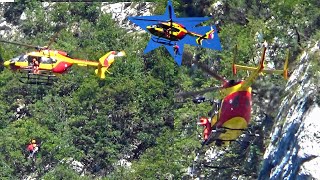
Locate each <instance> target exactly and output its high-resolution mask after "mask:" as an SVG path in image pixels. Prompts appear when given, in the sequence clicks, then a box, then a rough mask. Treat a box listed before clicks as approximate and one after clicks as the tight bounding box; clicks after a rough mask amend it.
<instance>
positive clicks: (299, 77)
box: [259, 42, 320, 179]
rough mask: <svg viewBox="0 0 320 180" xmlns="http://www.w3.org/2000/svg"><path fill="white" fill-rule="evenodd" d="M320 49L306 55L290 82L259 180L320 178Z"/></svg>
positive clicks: (313, 49)
mask: <svg viewBox="0 0 320 180" xmlns="http://www.w3.org/2000/svg"><path fill="white" fill-rule="evenodd" d="M319 47H320V44H319V42H317V43H316V44H315V46H314V47H312V48H309V49H308V50H306V51H305V52H303V53H302V55H301V57H300V59H299V61H298V65H297V66H296V68H295V70H294V72H293V73H292V75H291V77H290V79H289V81H288V83H287V87H286V89H285V94H286V96H285V97H284V98H283V101H282V103H281V106H280V108H279V109H280V110H279V112H278V115H277V117H276V119H275V122H276V123H275V125H274V127H273V129H274V130H273V132H272V134H271V137H270V138H271V141H270V144H269V146H268V148H267V150H266V152H265V155H264V161H263V164H262V168H261V171H260V175H259V179H320V171H319V170H318V168H319V167H320V151H319V149H320V121H319V117H320V108H319V90H320V89H319V77H320V71H319V57H320V50H319ZM275 110H276V109H275Z"/></svg>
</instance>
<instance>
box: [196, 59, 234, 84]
mask: <svg viewBox="0 0 320 180" xmlns="http://www.w3.org/2000/svg"><path fill="white" fill-rule="evenodd" d="M193 62H194V63H195V64H196V65H197V66H198V67H199V68H201V69H202V70H203V71H204V72H206V73H208V74H209V75H210V76H212V77H214V78H215V79H217V80H218V81H221V82H222V83H227V82H228V81H227V80H226V79H224V78H223V77H221V76H220V75H218V74H217V73H216V72H214V71H212V70H211V69H209V68H208V67H207V66H206V65H204V64H202V63H201V62H199V61H196V60H194V61H193Z"/></svg>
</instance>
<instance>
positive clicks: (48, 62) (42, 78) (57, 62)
mask: <svg viewBox="0 0 320 180" xmlns="http://www.w3.org/2000/svg"><path fill="white" fill-rule="evenodd" d="M0 42H4V43H10V44H15V45H20V46H26V47H31V48H35V49H36V51H32V52H28V53H25V54H21V55H19V56H17V57H14V58H12V59H10V60H8V61H5V62H4V63H3V65H4V66H5V67H7V68H10V69H11V70H13V71H15V72H20V73H22V74H23V75H25V74H26V75H27V76H21V78H20V81H21V82H23V83H27V84H47V85H51V84H52V83H53V82H54V80H55V79H56V77H57V76H58V75H61V74H63V73H65V72H66V71H68V69H69V68H70V67H71V66H72V65H73V64H77V65H79V66H92V67H96V70H95V73H96V74H97V76H98V77H100V78H101V79H104V78H105V77H106V75H105V73H106V72H108V73H110V72H109V71H108V68H109V67H110V66H111V64H112V63H113V62H114V60H115V59H114V58H115V57H122V56H125V55H126V54H125V52H124V51H120V52H118V51H110V52H108V53H106V54H105V55H103V56H102V57H101V58H100V59H99V60H98V61H90V60H81V59H74V58H71V57H69V56H68V54H67V53H66V52H64V51H61V50H51V49H49V46H50V44H51V43H49V44H48V46H44V47H39V46H33V45H28V44H22V43H17V42H10V41H4V40H0ZM25 79H26V80H25Z"/></svg>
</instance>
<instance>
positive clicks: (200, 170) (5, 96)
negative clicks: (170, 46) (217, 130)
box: [0, 0, 320, 179]
mask: <svg viewBox="0 0 320 180" xmlns="http://www.w3.org/2000/svg"><path fill="white" fill-rule="evenodd" d="M156 3H158V4H160V5H159V6H157V8H156V9H155V10H154V13H158V14H162V13H163V11H164V8H165V5H166V1H165V0H161V1H160V0H159V1H156ZM214 3H215V1H212V0H189V1H174V3H173V4H174V6H175V10H176V11H177V12H176V14H177V15H178V16H210V15H213V19H212V20H211V21H209V22H207V23H209V24H213V23H217V24H218V25H219V26H220V28H221V31H220V33H219V36H220V38H221V42H222V45H223V51H221V52H216V51H211V50H207V49H200V48H196V47H190V46H186V52H185V54H184V60H183V63H184V65H183V66H182V67H177V66H176V64H174V62H173V60H172V58H171V57H170V56H169V54H168V53H167V52H166V51H165V49H164V48H163V49H162V48H161V49H158V50H155V51H153V52H152V53H149V54H147V55H143V54H142V52H143V49H144V48H145V46H146V44H147V42H148V40H149V36H148V35H146V34H137V33H130V34H129V33H127V32H126V31H125V30H123V29H120V28H119V27H118V25H117V23H116V22H114V21H113V20H112V19H111V15H109V14H103V13H102V12H100V6H101V3H53V4H50V5H48V6H45V7H44V6H43V4H41V3H38V2H37V1H28V2H22V3H14V4H3V5H2V7H5V8H4V17H5V18H6V19H7V21H10V22H12V23H14V24H19V25H20V30H21V32H22V33H21V35H22V37H23V38H21V36H20V37H19V35H16V36H15V37H13V39H15V40H16V41H20V42H21V41H22V42H23V43H28V44H35V45H41V46H42V45H45V44H46V43H47V42H48V41H49V39H50V37H51V36H52V35H53V34H54V33H55V32H57V31H59V30H60V29H62V30H61V31H60V34H59V36H58V38H57V40H56V42H55V43H54V44H53V45H52V48H55V49H62V50H65V51H67V52H69V54H71V56H73V57H77V58H83V59H98V58H99V57H100V56H102V55H103V54H104V53H105V52H107V51H110V50H125V51H126V53H127V56H126V57H125V58H121V59H120V60H118V61H116V62H115V63H114V64H113V65H112V67H111V69H110V71H111V72H112V74H110V75H108V77H107V78H106V79H105V80H99V79H98V78H97V77H96V76H95V75H94V69H90V68H82V67H76V66H74V67H72V69H71V70H70V71H69V72H68V74H64V75H63V76H62V77H61V78H60V79H59V81H57V83H55V84H54V85H53V86H50V87H48V86H34V85H26V84H21V83H18V79H17V75H16V74H14V73H12V72H11V71H9V70H7V69H4V70H3V71H2V72H1V73H0V93H1V96H0V105H1V106H0V107H1V108H0V135H1V137H2V141H1V142H0V143H1V144H0V149H1V151H0V177H1V179H2V178H8V179H17V178H20V179H21V178H22V177H24V176H26V175H31V176H34V177H42V178H43V179H62V178H65V179H92V178H94V177H100V176H101V177H103V178H106V179H155V178H158V179H170V178H174V179H177V178H181V177H188V176H189V175H186V172H187V168H188V167H191V166H192V165H194V166H195V167H196V168H195V169H196V173H197V174H196V175H195V176H200V175H203V176H205V177H208V178H210V179H212V178H220V179H231V178H232V177H233V176H240V175H241V176H242V177H244V178H245V177H247V178H256V177H257V174H258V171H259V163H260V161H261V159H262V155H261V154H262V153H263V151H264V147H265V145H266V143H267V141H264V140H265V138H264V137H268V136H267V134H264V132H263V131H262V129H263V128H266V129H267V130H268V129H269V130H270V128H271V127H272V124H271V125H270V123H268V122H267V121H263V122H262V123H261V122H260V123H259V122H258V121H255V119H259V118H258V117H261V116H263V113H265V114H267V115H268V117H269V116H270V117H272V116H274V115H275V113H276V112H274V108H271V109H270V106H274V105H275V104H277V102H278V101H279V100H280V99H281V91H279V89H280V90H281V88H279V86H280V87H281V86H283V85H284V83H285V82H284V81H283V80H282V79H281V77H277V76H266V77H262V78H261V79H262V80H263V81H259V82H257V83H256V84H255V86H254V88H255V87H259V86H260V87H262V88H261V89H258V88H257V89H256V92H257V94H258V95H257V97H255V99H254V104H255V105H254V114H253V118H252V119H253V123H252V126H253V129H254V130H256V131H257V133H259V134H260V139H253V140H252V139H251V140H250V142H251V145H249V144H250V143H249V144H245V145H244V144H240V146H239V145H236V144H233V145H232V146H231V148H229V149H228V150H227V151H226V152H225V153H224V155H223V156H222V157H221V159H220V160H219V161H217V162H216V163H215V164H212V166H220V167H218V168H207V167H204V165H203V163H201V162H203V161H204V160H201V162H197V163H194V162H193V160H194V157H195V151H196V149H197V148H199V147H200V142H201V140H200V137H199V133H198V132H200V131H201V129H199V127H197V126H196V121H197V118H198V116H202V115H206V114H207V112H208V111H209V110H210V109H211V107H210V106H208V104H201V105H194V104H192V103H191V102H189V101H187V102H185V103H177V102H175V99H174V93H175V92H178V91H186V90H196V89H201V88H204V87H209V86H213V85H216V84H217V81H215V80H212V78H210V77H209V76H207V75H206V74H204V73H203V72H202V71H201V70H199V69H197V67H195V66H194V65H192V64H191V63H190V62H191V61H192V58H193V57H194V56H195V57H196V58H198V60H200V61H202V62H204V63H206V64H208V65H209V66H212V68H214V69H215V70H216V71H218V72H219V74H221V75H222V76H225V77H227V78H231V77H232V75H231V70H230V62H231V59H232V57H233V55H234V54H233V48H234V45H235V44H238V45H239V51H238V55H237V60H238V63H240V64H241V63H243V64H244V63H246V64H253V65H254V64H255V63H256V62H257V60H258V59H259V55H260V50H261V48H260V47H261V42H262V41H263V40H267V41H268V42H269V43H270V44H271V46H270V48H269V53H268V59H267V60H268V62H271V63H274V65H275V66H276V67H277V68H281V66H282V65H283V59H284V56H285V52H286V50H287V49H288V48H290V49H291V51H292V52H293V53H292V54H293V55H292V56H291V58H290V59H291V60H293V59H295V56H297V55H298V53H299V52H300V51H301V49H303V48H304V47H305V46H306V45H307V43H308V42H309V41H311V38H318V39H319V34H320V32H319V30H316V29H319V26H320V23H319V20H320V19H319V17H320V16H319V14H320V10H319V6H320V4H319V2H318V1H315V0H314V1H305V0H292V1H285V2H280V1H279V2H278V1H263V0H261V1H252V0H246V1H225V0H223V1H221V3H222V4H221V5H220V6H218V7H216V6H214V5H213V4H214ZM199 6H201V8H199ZM220 10H223V11H220ZM22 12H24V13H25V14H26V17H27V18H26V19H25V20H20V19H19V16H20V15H21V13H22ZM305 12H307V14H305ZM28 50H30V49H23V48H21V47H17V46H14V45H8V44H1V46H0V54H1V56H2V57H3V59H10V58H12V57H14V56H16V55H18V54H21V53H23V52H24V51H28ZM293 65H294V62H291V66H293ZM246 75H247V74H246V73H245V72H240V73H239V74H238V77H235V78H243V77H245V76H246ZM267 82H268V83H267ZM270 82H272V83H273V84H275V86H278V87H274V86H270ZM272 88H273V89H272ZM274 88H275V89H276V90H274ZM272 90H274V91H272ZM266 91H272V92H274V93H275V94H274V96H273V101H274V103H273V104H272V103H270V104H269V105H266V104H263V103H259V100H260V99H263V98H270V96H267V95H266ZM214 95H215V93H212V94H211V95H208V96H209V97H214ZM259 98H260V99H259ZM273 101H272V102H273ZM266 119H268V118H266ZM266 132H268V131H266ZM31 138H36V139H37V140H38V141H39V142H41V149H40V152H39V153H38V154H37V160H36V162H35V163H32V162H30V160H28V159H27V158H26V156H27V152H26V150H25V148H26V144H27V143H28V142H29V140H30V139H31ZM241 148H244V151H242V149H241ZM240 152H241V153H240ZM72 161H79V162H81V163H82V164H83V165H84V167H83V168H82V172H76V171H75V170H74V169H73V168H72V166H71V165H70V164H71V162H72ZM121 162H127V163H129V164H130V163H132V165H131V166H130V168H128V167H127V166H125V165H123V163H122V164H121ZM219 162H220V164H219ZM222 162H224V163H225V164H223V163H222ZM225 166H228V167H227V168H223V167H225ZM253 166H255V168H252V167H253ZM230 167H233V168H230ZM81 174H83V175H84V176H80V175H81Z"/></svg>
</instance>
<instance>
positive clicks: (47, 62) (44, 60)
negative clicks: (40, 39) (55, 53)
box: [40, 57, 53, 64]
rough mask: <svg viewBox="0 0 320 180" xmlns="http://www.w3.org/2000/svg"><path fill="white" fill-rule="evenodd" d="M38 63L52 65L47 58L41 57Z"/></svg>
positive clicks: (50, 60)
mask: <svg viewBox="0 0 320 180" xmlns="http://www.w3.org/2000/svg"><path fill="white" fill-rule="evenodd" d="M40 62H41V63H44V64H52V63H53V59H51V58H48V57H41V59H40Z"/></svg>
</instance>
